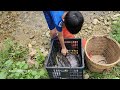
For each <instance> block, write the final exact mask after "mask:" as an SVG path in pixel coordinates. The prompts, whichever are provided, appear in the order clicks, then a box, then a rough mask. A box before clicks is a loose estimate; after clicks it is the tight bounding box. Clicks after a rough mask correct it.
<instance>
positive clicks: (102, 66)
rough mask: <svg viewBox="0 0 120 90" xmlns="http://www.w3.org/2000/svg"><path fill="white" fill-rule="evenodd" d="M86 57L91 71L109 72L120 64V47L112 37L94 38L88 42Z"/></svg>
mask: <svg viewBox="0 0 120 90" xmlns="http://www.w3.org/2000/svg"><path fill="white" fill-rule="evenodd" d="M85 55H86V56H85V59H86V64H87V66H88V69H89V70H90V71H92V72H103V71H108V70H111V68H112V67H114V66H115V65H116V64H117V63H118V62H120V45H119V43H118V42H117V41H116V40H114V39H112V38H110V37H107V36H93V37H91V38H89V39H88V40H87V42H86V45H85Z"/></svg>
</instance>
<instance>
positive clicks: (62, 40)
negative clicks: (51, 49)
mask: <svg viewBox="0 0 120 90" xmlns="http://www.w3.org/2000/svg"><path fill="white" fill-rule="evenodd" d="M58 39H59V41H60V44H61V47H62V50H61V53H62V54H63V55H66V54H67V53H68V50H67V49H66V46H65V44H64V37H63V34H62V32H58Z"/></svg>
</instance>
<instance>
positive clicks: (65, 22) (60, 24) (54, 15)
mask: <svg viewBox="0 0 120 90" xmlns="http://www.w3.org/2000/svg"><path fill="white" fill-rule="evenodd" d="M43 13H44V16H45V19H46V21H47V24H48V27H49V29H50V36H51V38H52V39H54V38H55V37H56V36H58V39H59V41H60V44H61V47H62V50H61V53H62V54H63V55H66V54H67V53H68V50H67V48H66V46H65V44H64V37H63V33H62V28H64V27H66V28H67V30H68V31H69V32H70V33H71V34H77V33H78V32H79V31H80V30H81V27H82V25H83V22H84V18H83V16H82V14H81V13H80V12H79V11H66V12H65V11H43ZM57 34H58V35H57Z"/></svg>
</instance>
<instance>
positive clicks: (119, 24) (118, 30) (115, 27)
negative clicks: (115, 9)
mask: <svg viewBox="0 0 120 90" xmlns="http://www.w3.org/2000/svg"><path fill="white" fill-rule="evenodd" d="M110 35H111V36H112V37H113V38H114V39H116V40H117V41H118V42H119V43H120V17H118V19H117V20H116V21H113V22H112V32H111V34H110Z"/></svg>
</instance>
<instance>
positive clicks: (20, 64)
mask: <svg viewBox="0 0 120 90" xmlns="http://www.w3.org/2000/svg"><path fill="white" fill-rule="evenodd" d="M3 44H4V45H3V46H4V47H3V49H2V50H1V51H0V79H44V78H49V77H48V74H47V71H46V70H45V69H44V68H43V66H44V60H45V58H44V56H43V55H42V53H41V52H40V51H39V50H37V53H36V56H35V61H36V63H35V65H34V66H33V67H29V64H28V63H27V59H28V48H25V47H22V46H20V45H18V43H15V42H13V41H12V40H11V39H6V40H5V41H4V42H3Z"/></svg>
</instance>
